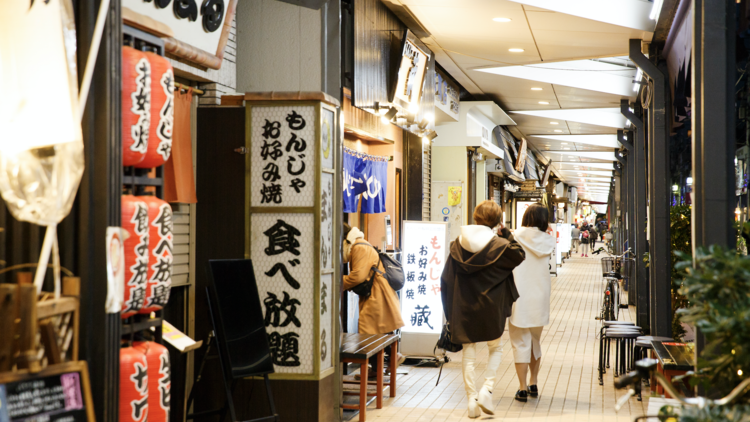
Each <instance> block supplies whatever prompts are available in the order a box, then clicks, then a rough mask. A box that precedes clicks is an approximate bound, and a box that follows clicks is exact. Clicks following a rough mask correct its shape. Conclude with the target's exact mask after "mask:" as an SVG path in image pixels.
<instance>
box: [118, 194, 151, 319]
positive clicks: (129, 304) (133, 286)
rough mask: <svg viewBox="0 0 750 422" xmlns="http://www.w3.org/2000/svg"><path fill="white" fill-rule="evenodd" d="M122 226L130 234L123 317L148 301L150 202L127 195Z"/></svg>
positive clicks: (127, 247) (123, 199) (125, 243)
mask: <svg viewBox="0 0 750 422" xmlns="http://www.w3.org/2000/svg"><path fill="white" fill-rule="evenodd" d="M121 204H122V205H121V206H122V223H121V224H122V228H123V229H125V230H126V231H127V232H128V235H129V237H128V238H127V239H126V240H125V242H124V248H125V296H124V302H123V304H122V313H121V314H120V316H121V317H122V318H127V317H129V316H132V315H135V314H136V313H138V311H139V310H140V309H141V308H142V307H143V305H144V303H145V300H146V286H147V284H148V266H149V265H148V264H149V253H148V247H149V221H150V220H149V213H148V205H147V204H146V202H144V201H143V199H141V198H136V197H135V196H133V195H123V197H122V201H121Z"/></svg>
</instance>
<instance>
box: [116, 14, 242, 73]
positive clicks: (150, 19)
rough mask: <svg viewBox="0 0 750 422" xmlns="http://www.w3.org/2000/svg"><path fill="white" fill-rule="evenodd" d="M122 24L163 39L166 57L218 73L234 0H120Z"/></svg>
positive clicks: (232, 16) (232, 15)
mask: <svg viewBox="0 0 750 422" xmlns="http://www.w3.org/2000/svg"><path fill="white" fill-rule="evenodd" d="M122 7H123V20H124V21H125V23H127V24H129V25H131V26H134V27H137V28H139V29H142V30H145V31H147V32H151V33H154V34H156V35H158V36H160V37H161V38H162V39H164V49H165V51H166V53H168V54H169V55H173V56H176V57H178V58H180V59H184V60H187V61H189V62H192V63H194V64H197V65H199V66H204V67H208V68H211V69H219V68H220V67H221V62H222V60H223V58H224V47H225V46H226V44H227V40H228V39H229V29H230V26H231V23H232V19H234V14H235V11H236V10H237V0H122Z"/></svg>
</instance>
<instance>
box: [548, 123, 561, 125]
mask: <svg viewBox="0 0 750 422" xmlns="http://www.w3.org/2000/svg"><path fill="white" fill-rule="evenodd" d="M549 124H551V125H559V124H560V122H549Z"/></svg>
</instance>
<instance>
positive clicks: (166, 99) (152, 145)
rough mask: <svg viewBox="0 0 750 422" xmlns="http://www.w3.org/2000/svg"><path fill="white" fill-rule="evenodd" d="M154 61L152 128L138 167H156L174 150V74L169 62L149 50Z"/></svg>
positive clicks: (152, 75) (152, 76)
mask: <svg viewBox="0 0 750 422" xmlns="http://www.w3.org/2000/svg"><path fill="white" fill-rule="evenodd" d="M146 57H147V58H148V61H149V62H150V63H151V129H150V130H149V134H148V149H147V150H146V157H145V158H144V159H143V161H141V162H140V163H138V164H136V165H135V166H136V167H138V168H152V167H158V166H160V165H162V164H164V163H165V162H166V161H167V159H168V158H169V155H170V154H171V153H172V125H173V123H174V73H173V71H172V65H171V64H169V61H168V60H167V59H166V58H164V57H162V56H160V55H158V54H154V53H146Z"/></svg>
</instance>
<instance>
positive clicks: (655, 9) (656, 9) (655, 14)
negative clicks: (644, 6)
mask: <svg viewBox="0 0 750 422" xmlns="http://www.w3.org/2000/svg"><path fill="white" fill-rule="evenodd" d="M662 2H663V1H662V0H654V5H653V6H652V7H651V13H650V14H649V15H648V18H649V19H651V20H654V21H658V20H659V14H661V5H662Z"/></svg>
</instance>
